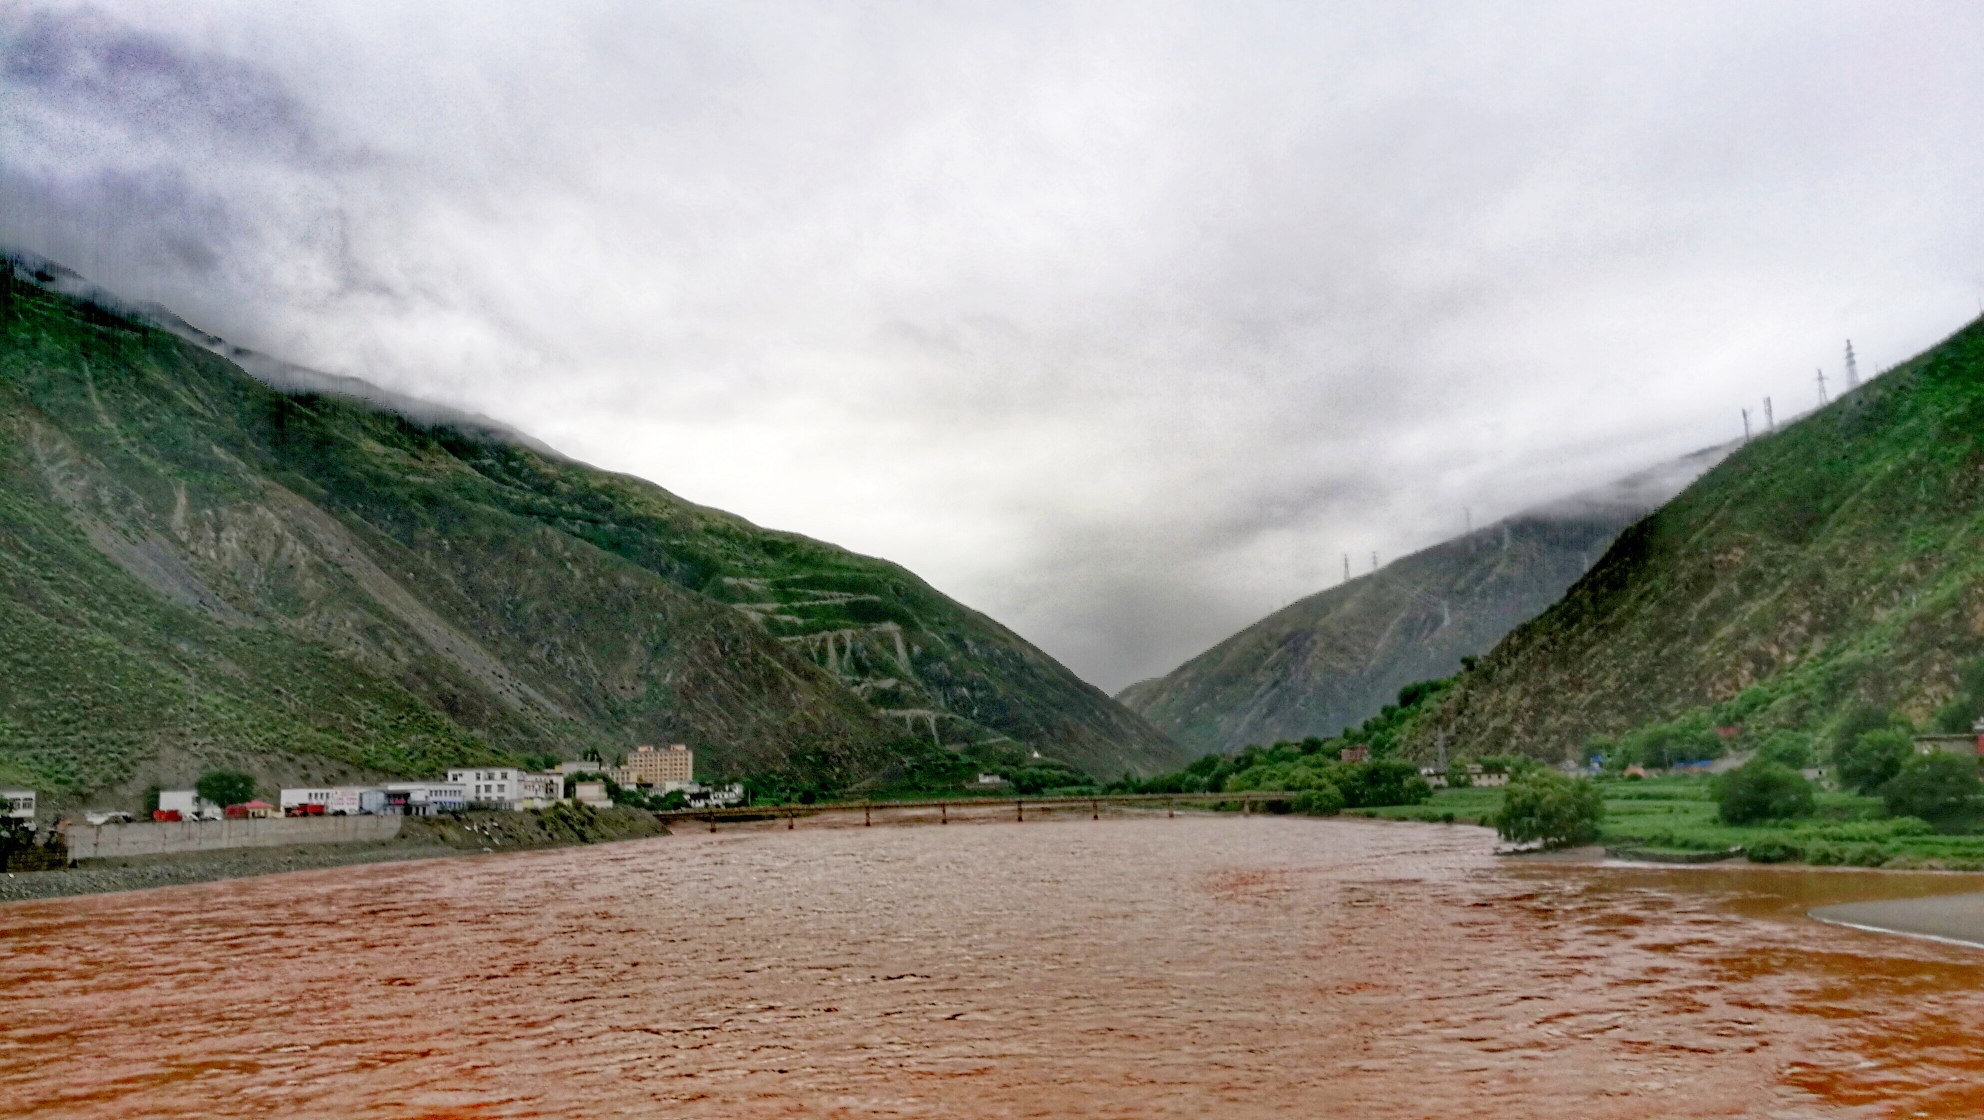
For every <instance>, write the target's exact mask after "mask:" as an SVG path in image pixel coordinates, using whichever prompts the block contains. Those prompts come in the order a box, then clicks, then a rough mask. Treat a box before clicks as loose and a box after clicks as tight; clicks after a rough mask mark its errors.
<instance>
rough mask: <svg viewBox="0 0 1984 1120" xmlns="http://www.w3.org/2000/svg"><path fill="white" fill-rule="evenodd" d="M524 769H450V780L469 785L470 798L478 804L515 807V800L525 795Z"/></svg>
mask: <svg viewBox="0 0 1984 1120" xmlns="http://www.w3.org/2000/svg"><path fill="white" fill-rule="evenodd" d="M523 774H524V772H523V771H522V770H513V769H507V768H503V767H492V768H488V769H474V770H450V771H448V780H449V781H451V782H460V783H461V784H462V785H464V786H467V787H468V799H469V801H470V802H471V803H472V804H476V805H500V806H502V807H503V808H505V809H514V808H516V805H515V804H514V802H516V801H518V800H520V799H521V798H522V797H523V783H522V781H520V780H519V779H521V778H522V777H523Z"/></svg>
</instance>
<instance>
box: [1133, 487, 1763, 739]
mask: <svg viewBox="0 0 1984 1120" xmlns="http://www.w3.org/2000/svg"><path fill="white" fill-rule="evenodd" d="M1724 450H1725V449H1723V448H1714V449H1710V450H1707V451H1703V452H1698V453H1696V454H1695V455H1691V456H1688V457H1687V458H1685V459H1682V460H1679V461H1677V462H1675V463H1672V464H1665V465H1663V466H1662V467H1659V468H1655V469H1654V470H1652V471H1649V472H1645V473H1644V474H1643V475H1640V476H1634V477H1632V478H1628V479H1622V480H1620V482H1618V483H1615V484H1613V485H1612V486H1609V487H1604V488H1601V489H1598V490H1594V491H1591V492H1588V493H1586V494H1582V495H1578V496H1576V497H1574V498H1570V499H1566V500H1564V501H1563V502H1559V503H1555V504H1553V505H1551V506H1546V507H1542V508H1539V509H1537V510H1533V511H1530V512H1528V513H1524V514H1520V515H1518V516H1516V517H1512V518H1509V519H1508V520H1506V521H1503V522H1500V523H1498V524H1496V525H1492V526H1489V527H1487V528H1485V529H1481V530H1478V531H1476V532H1473V533H1469V534H1468V535H1466V536H1463V537H1458V538H1456V539H1454V540H1451V541H1446V542H1444V543H1442V544H1438V545H1435V546H1433V547H1432V548H1428V549H1425V550H1423V551H1420V552H1416V553H1414V554H1412V555H1410V556H1407V557H1404V558H1403V559H1400V560H1397V561H1394V562H1393V563H1391V564H1389V565H1387V566H1386V567H1385V568H1383V569H1382V570H1380V571H1377V572H1374V573H1372V574H1370V575H1366V576H1361V577H1359V578H1357V579H1354V580H1351V581H1350V582H1348V583H1345V584H1342V585H1340V586H1338V587H1333V588H1331V589H1329V590H1328V591H1324V592H1321V593H1319V594H1316V595H1312V596H1310V597H1309V598H1307V599H1303V600H1301V601H1300V602H1297V603H1294V604H1292V605H1290V606H1288V607H1285V608H1283V609H1282V610H1279V611H1277V612H1275V613H1274V614H1272V615H1269V616H1268V617H1267V618H1264V619H1262V620H1261V621H1259V622H1257V623H1255V624H1253V625H1252V626H1249V627H1247V628H1246V629H1245V630H1242V631H1240V632H1239V633H1238V634H1235V635H1234V636H1232V637H1231V638H1228V639H1227V640H1225V641H1223V642H1221V643H1220V644H1218V645H1216V646H1214V647H1213V648H1212V649H1210V650H1207V651H1206V652H1205V653H1203V654H1200V655H1199V656H1197V657H1195V658H1193V659H1192V660H1190V661H1188V662H1186V663H1185V664H1184V665H1181V666H1179V667H1178V668H1177V669H1175V670H1173V671H1172V672H1170V673H1169V674H1167V675H1165V676H1163V677H1160V678H1157V679H1154V680H1148V681H1142V682H1139V683H1137V684H1134V685H1131V686H1130V687H1129V688H1127V689H1125V690H1123V691H1122V692H1121V693H1119V694H1118V695H1117V699H1118V700H1120V701H1122V703H1123V704H1124V705H1125V706H1127V707H1129V708H1132V709H1134V710H1136V711H1139V712H1142V713H1143V714H1144V715H1145V716H1146V717H1148V718H1149V719H1150V720H1151V721H1152V722H1153V723H1155V724H1157V725H1158V726H1159V727H1162V728H1164V729H1165V730H1166V731H1168V732H1169V733H1170V734H1171V735H1172V737H1173V738H1176V739H1177V740H1178V741H1179V742H1181V743H1184V744H1186V745H1187V746H1189V747H1192V748H1194V749H1196V750H1200V751H1218V752H1223V753H1224V752H1231V751H1234V750H1238V749H1239V748H1241V747H1243V746H1245V745H1247V744H1250V743H1268V742H1273V741H1275V740H1280V739H1289V740H1296V739H1302V738H1305V737H1309V736H1320V737H1324V738H1328V737H1330V736H1334V735H1336V734H1338V733H1339V732H1341V731H1343V730H1344V729H1345V728H1348V727H1354V726H1356V725H1357V724H1358V723H1359V722H1361V721H1363V720H1364V719H1366V718H1368V717H1370V716H1372V715H1375V714H1377V713H1378V712H1379V711H1380V710H1382V709H1383V708H1384V706H1385V705H1386V704H1388V703H1390V702H1391V701H1392V700H1393V698H1394V697H1396V696H1397V695H1398V692H1399V690H1400V689H1401V688H1402V687H1404V686H1405V685H1406V684H1408V683H1410V682H1413V681H1421V680H1428V679H1432V678H1437V677H1445V676H1448V675H1450V674H1452V673H1454V672H1455V671H1457V670H1458V669H1459V668H1460V667H1461V658H1462V657H1465V656H1470V655H1474V654H1479V653H1483V652H1486V651H1487V650H1488V649H1489V648H1490V647H1492V646H1493V645H1494V644H1495V642H1496V641H1498V640H1499V639H1500V638H1501V637H1502V636H1503V635H1504V634H1507V633H1508V632H1509V631H1510V630H1512V629H1514V628H1515V627H1516V626H1517V625H1518V624H1520V623H1522V622H1524V621H1526V620H1527V619H1530V618H1533V617H1535V616H1536V615H1537V614H1538V613H1539V612H1541V611H1542V610H1543V609H1544V608H1546V607H1548V606H1549V605H1550V604H1551V603H1553V602H1555V601H1556V600H1557V597H1558V596H1560V595H1562V594H1563V592H1564V589H1565V588H1567V587H1569V586H1570V585H1571V583H1572V581H1573V580H1575V579H1577V577H1578V576H1580V575H1582V574H1583V573H1584V572H1585V570H1586V569H1587V568H1589V567H1590V566H1591V564H1592V562H1593V561H1594V560H1596V559H1597V558H1598V556H1599V555H1600V554H1601V553H1603V552H1604V550H1605V547H1606V545H1607V544H1609V543H1610V542H1611V540H1612V539H1613V538H1614V537H1615V536H1617V535H1618V534H1619V533H1620V531H1622V530H1623V529H1625V528H1626V526H1628V525H1630V524H1632V523H1633V522H1634V521H1635V520H1637V519H1638V518H1640V517H1642V516H1644V515H1645V513H1646V512H1647V511H1648V510H1650V509H1652V508H1654V506H1656V505H1658V504H1659V502H1660V501H1662V500H1664V499H1665V498H1667V497H1668V496H1670V495H1671V494H1672V493H1673V491H1674V489H1677V488H1679V486H1681V485H1684V484H1685V483H1686V482H1687V481H1688V480H1689V479H1692V478H1693V477H1694V476H1695V475H1696V474H1699V473H1700V472H1701V471H1702V470H1705V469H1707V468H1708V466H1709V465H1711V464H1712V463H1714V461H1715V459H1716V457H1718V456H1719V455H1721V454H1722V453H1723V452H1724Z"/></svg>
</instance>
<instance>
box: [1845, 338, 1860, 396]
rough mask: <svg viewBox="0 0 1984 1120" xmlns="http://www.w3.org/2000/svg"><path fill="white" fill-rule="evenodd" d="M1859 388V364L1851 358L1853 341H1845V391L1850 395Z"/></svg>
mask: <svg viewBox="0 0 1984 1120" xmlns="http://www.w3.org/2000/svg"><path fill="white" fill-rule="evenodd" d="M1859 387H1860V363H1859V362H1858V361H1856V360H1854V357H1853V340H1852V339H1850V338H1849V339H1847V340H1846V391H1847V392H1849V393H1851V392H1852V391H1853V390H1855V389H1858V388H1859Z"/></svg>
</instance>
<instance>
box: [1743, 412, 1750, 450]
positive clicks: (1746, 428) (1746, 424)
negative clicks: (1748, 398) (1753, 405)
mask: <svg viewBox="0 0 1984 1120" xmlns="http://www.w3.org/2000/svg"><path fill="white" fill-rule="evenodd" d="M1743 442H1744V443H1748V442H1750V410H1749V409H1747V408H1746V409H1744V410H1743Z"/></svg>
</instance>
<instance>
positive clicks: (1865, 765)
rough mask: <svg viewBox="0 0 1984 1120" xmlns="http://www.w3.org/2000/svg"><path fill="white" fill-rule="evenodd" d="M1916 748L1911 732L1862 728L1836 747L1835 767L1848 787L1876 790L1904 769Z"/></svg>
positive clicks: (1834, 754) (1861, 790)
mask: <svg viewBox="0 0 1984 1120" xmlns="http://www.w3.org/2000/svg"><path fill="white" fill-rule="evenodd" d="M1914 752H1915V743H1914V741H1913V740H1912V739H1911V738H1910V737H1909V734H1908V732H1906V731H1902V730H1900V729H1898V728H1893V727H1883V728H1880V729H1879V730H1875V731H1862V732H1860V733H1859V734H1858V735H1856V736H1854V737H1853V739H1852V740H1851V741H1850V742H1847V743H1845V744H1842V745H1841V746H1838V747H1835V748H1834V750H1833V758H1832V764H1833V769H1834V771H1835V772H1836V773H1838V775H1839V780H1840V781H1841V782H1842V783H1844V784H1845V785H1846V787H1847V788H1848V789H1852V790H1856V791H1858V792H1860V793H1872V792H1874V791H1875V790H1877V789H1879V788H1880V787H1881V786H1882V785H1883V784H1884V783H1886V782H1887V781H1888V779H1890V778H1892V777H1894V776H1895V775H1896V774H1899V773H1901V766H1902V763H1904V762H1907V761H1908V756H1909V755H1911V754H1913V753H1914Z"/></svg>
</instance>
